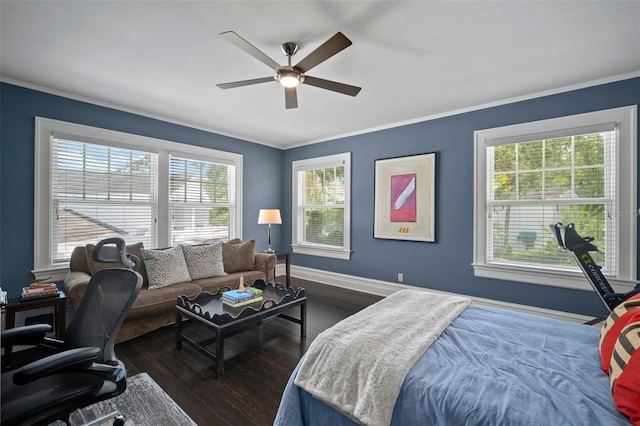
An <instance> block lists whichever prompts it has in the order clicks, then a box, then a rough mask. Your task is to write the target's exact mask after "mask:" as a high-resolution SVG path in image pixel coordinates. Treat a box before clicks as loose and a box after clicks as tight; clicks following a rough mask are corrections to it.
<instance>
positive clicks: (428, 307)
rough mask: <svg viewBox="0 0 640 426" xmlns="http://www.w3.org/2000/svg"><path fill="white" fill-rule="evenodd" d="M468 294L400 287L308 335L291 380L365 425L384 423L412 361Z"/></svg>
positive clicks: (457, 311) (455, 314) (455, 313)
mask: <svg viewBox="0 0 640 426" xmlns="http://www.w3.org/2000/svg"><path fill="white" fill-rule="evenodd" d="M470 304H471V299H468V298H464V297H458V296H449V295H442V294H435V293H429V292H426V291H420V290H401V291H398V292H396V293H394V294H392V295H390V296H388V297H386V298H385V299H382V300H381V301H379V302H378V303H375V304H373V305H371V306H369V307H367V308H365V309H363V310H362V311H360V312H358V313H356V314H354V315H352V316H350V317H349V318H346V319H344V320H343V321H341V322H339V323H338V324H336V325H334V326H333V327H331V328H329V329H327V330H325V331H324V332H322V333H321V334H320V335H318V337H317V338H316V339H315V340H314V341H313V343H312V344H311V346H310V347H309V350H308V351H307V353H306V354H305V359H304V361H303V363H302V365H301V366H300V370H299V371H298V374H297V376H296V378H295V384H296V385H297V386H299V387H301V388H303V389H304V390H306V391H307V392H309V393H310V394H311V395H313V397H314V398H316V399H319V400H321V401H323V402H324V403H325V404H327V405H329V406H331V407H333V408H335V409H336V410H338V411H340V412H341V413H343V414H345V415H346V416H348V417H349V418H350V419H352V420H353V421H355V422H358V423H360V424H364V425H371V426H378V425H389V424H390V423H391V416H392V414H393V408H394V406H395V403H396V400H397V399H398V395H399V394H400V388H401V387H402V383H403V382H404V379H405V377H406V375H407V373H408V372H409V370H410V369H411V367H413V365H414V364H415V362H416V361H417V360H418V358H419V357H420V356H422V354H423V353H424V352H425V351H426V350H427V348H428V347H429V346H430V345H431V344H432V343H433V342H434V341H435V340H436V339H437V338H438V336H440V334H442V332H443V331H444V330H445V329H446V328H447V326H448V325H449V324H451V322H452V321H453V320H454V319H456V318H457V317H458V315H460V313H461V312H462V311H464V310H465V309H466V307H467V306H469V305H470Z"/></svg>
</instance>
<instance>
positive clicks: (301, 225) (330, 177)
mask: <svg viewBox="0 0 640 426" xmlns="http://www.w3.org/2000/svg"><path fill="white" fill-rule="evenodd" d="M292 180H293V196H292V199H293V210H292V211H293V214H292V217H293V232H292V237H293V238H292V241H293V244H292V248H293V252H294V253H302V254H310V255H315V256H325V257H333V258H337V259H346V260H348V259H349V258H350V257H351V249H350V248H351V235H350V218H351V209H350V203H351V201H350V200H351V195H350V194H351V183H350V182H351V154H350V153H345V154H336V155H331V156H327V157H319V158H311V159H308V160H299V161H294V162H293V177H292Z"/></svg>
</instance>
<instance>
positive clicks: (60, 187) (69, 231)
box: [50, 136, 158, 265]
mask: <svg viewBox="0 0 640 426" xmlns="http://www.w3.org/2000/svg"><path fill="white" fill-rule="evenodd" d="M157 173H158V155H157V154H155V153H149V152H143V151H136V150H132V149H123V148H117V147H112V146H106V145H95V144H91V143H86V142H82V141H77V140H66V139H63V138H57V137H54V136H51V202H52V205H51V208H52V209H53V210H52V214H51V215H50V218H51V221H52V222H51V224H50V226H51V228H50V229H51V239H50V244H51V247H50V256H51V259H50V261H51V264H52V265H56V264H63V263H65V262H68V261H69V258H70V256H71V252H72V251H73V249H74V248H75V247H76V246H79V245H85V244H88V243H92V244H95V243H96V242H97V241H99V240H100V239H103V238H108V237H122V238H125V239H126V240H135V241H142V242H143V243H144V245H145V247H155V246H156V235H157V232H156V220H155V219H156V213H157V200H158V188H157V180H158V178H157Z"/></svg>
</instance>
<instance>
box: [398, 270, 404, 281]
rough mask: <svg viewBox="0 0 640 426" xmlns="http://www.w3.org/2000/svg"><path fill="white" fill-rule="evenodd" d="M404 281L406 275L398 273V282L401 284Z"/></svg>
mask: <svg viewBox="0 0 640 426" xmlns="http://www.w3.org/2000/svg"><path fill="white" fill-rule="evenodd" d="M402 281H404V274H403V273H402V272H398V282H399V283H401V282H402Z"/></svg>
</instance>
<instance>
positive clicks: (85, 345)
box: [0, 238, 142, 425]
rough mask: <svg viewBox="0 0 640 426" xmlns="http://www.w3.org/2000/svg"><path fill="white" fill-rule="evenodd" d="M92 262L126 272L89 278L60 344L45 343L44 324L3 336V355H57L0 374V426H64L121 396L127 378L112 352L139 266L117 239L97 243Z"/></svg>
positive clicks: (139, 281) (113, 271)
mask: <svg viewBox="0 0 640 426" xmlns="http://www.w3.org/2000/svg"><path fill="white" fill-rule="evenodd" d="M93 260H95V261H97V262H107V263H122V264H124V265H125V266H127V268H129V269H126V268H114V269H104V270H101V271H98V272H96V273H95V274H93V276H92V277H91V281H90V282H89V285H88V286H87V291H86V293H85V295H84V297H83V299H82V301H81V303H80V306H79V307H78V310H77V312H76V313H75V315H74V317H73V320H72V321H71V324H70V325H69V327H68V328H67V330H66V333H65V340H64V342H62V341H58V340H55V339H50V338H47V337H45V334H46V333H47V332H48V331H49V330H50V329H51V327H50V326H49V325H46V324H44V325H42V324H38V325H32V326H26V327H17V328H14V329H10V330H6V331H4V332H3V333H2V346H3V348H5V350H7V348H11V347H13V346H15V345H18V344H30V345H36V344H44V345H47V346H54V347H57V348H60V349H62V352H59V353H55V354H54V355H51V356H48V357H45V358H42V359H40V360H37V361H34V362H32V363H30V364H28V365H25V366H23V367H21V368H18V369H16V370H13V371H8V372H6V373H3V374H2V395H1V406H2V410H1V416H0V422H1V424H2V425H15V424H29V425H46V424H49V423H51V422H54V421H56V420H62V421H64V422H65V423H66V424H67V425H68V424H69V415H70V414H71V413H72V412H74V411H75V410H77V409H80V408H83V407H86V406H88V405H91V404H94V403H96V402H99V401H103V400H105V399H109V398H113V397H114V396H117V395H119V394H121V393H122V392H124V391H125V389H126V378H127V372H126V369H125V367H124V364H123V363H122V362H121V361H119V360H118V358H116V355H115V353H114V350H113V346H114V344H115V339H116V336H117V334H118V331H119V330H120V326H121V325H122V322H123V321H124V318H125V316H126V315H127V312H128V311H129V309H130V308H131V305H133V302H134V301H135V300H136V297H137V296H138V293H139V292H140V288H141V287H142V277H141V276H140V274H138V272H137V267H138V264H139V262H140V260H139V259H138V258H137V257H135V256H133V255H128V254H126V250H125V242H124V240H123V239H122V238H109V239H106V240H102V241H100V242H99V243H98V244H97V245H96V248H95V249H94V251H93Z"/></svg>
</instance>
